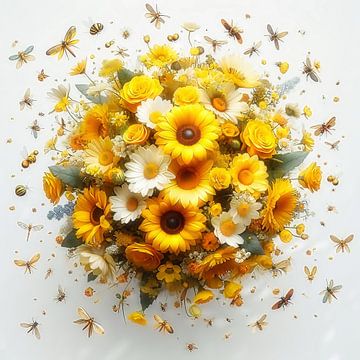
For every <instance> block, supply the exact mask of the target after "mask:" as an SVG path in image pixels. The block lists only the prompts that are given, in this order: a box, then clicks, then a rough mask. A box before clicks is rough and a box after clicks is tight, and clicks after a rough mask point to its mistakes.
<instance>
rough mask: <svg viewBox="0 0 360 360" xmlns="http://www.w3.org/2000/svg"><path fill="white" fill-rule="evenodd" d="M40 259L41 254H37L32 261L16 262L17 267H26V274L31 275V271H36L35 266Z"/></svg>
mask: <svg viewBox="0 0 360 360" xmlns="http://www.w3.org/2000/svg"><path fill="white" fill-rule="evenodd" d="M39 259H40V254H39V253H36V254H35V255H34V256H33V257H32V258H31V259H30V260H28V261H25V260H14V263H15V265H17V266H25V274H26V273H27V272H29V274H31V269H36V267H35V266H34V264H36V263H37V262H38V261H39Z"/></svg>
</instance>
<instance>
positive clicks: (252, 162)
mask: <svg viewBox="0 0 360 360" xmlns="http://www.w3.org/2000/svg"><path fill="white" fill-rule="evenodd" d="M230 174H231V177H232V179H233V185H234V187H235V189H236V191H237V192H243V191H248V192H250V193H253V192H254V191H258V192H263V191H266V189H267V186H268V181H267V177H268V176H269V175H268V173H267V172H266V166H265V164H264V162H263V161H261V160H259V158H258V156H257V155H253V156H251V157H250V155H249V154H247V153H245V154H239V155H237V156H236V157H235V158H234V159H233V161H232V163H231V165H230Z"/></svg>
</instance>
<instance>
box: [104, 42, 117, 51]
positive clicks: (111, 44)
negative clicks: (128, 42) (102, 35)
mask: <svg viewBox="0 0 360 360" xmlns="http://www.w3.org/2000/svg"><path fill="white" fill-rule="evenodd" d="M114 44H115V40H110V41H108V42H106V43H105V47H106V48H107V49H108V48H109V47H112V46H113V45H114Z"/></svg>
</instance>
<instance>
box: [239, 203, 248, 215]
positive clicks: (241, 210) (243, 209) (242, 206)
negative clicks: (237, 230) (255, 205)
mask: <svg viewBox="0 0 360 360" xmlns="http://www.w3.org/2000/svg"><path fill="white" fill-rule="evenodd" d="M236 210H237V213H238V214H239V216H241V217H245V216H246V215H247V214H248V213H249V211H250V206H249V204H248V203H242V204H240V205H239V206H238V208H237V209H236Z"/></svg>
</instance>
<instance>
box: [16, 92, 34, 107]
mask: <svg viewBox="0 0 360 360" xmlns="http://www.w3.org/2000/svg"><path fill="white" fill-rule="evenodd" d="M34 101H35V100H34V99H33V98H32V97H31V94H30V89H27V90H26V91H25V94H24V97H23V99H22V100H21V101H19V105H20V110H24V108H25V105H26V107H28V108H29V109H31V107H32V104H33V102H34Z"/></svg>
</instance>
